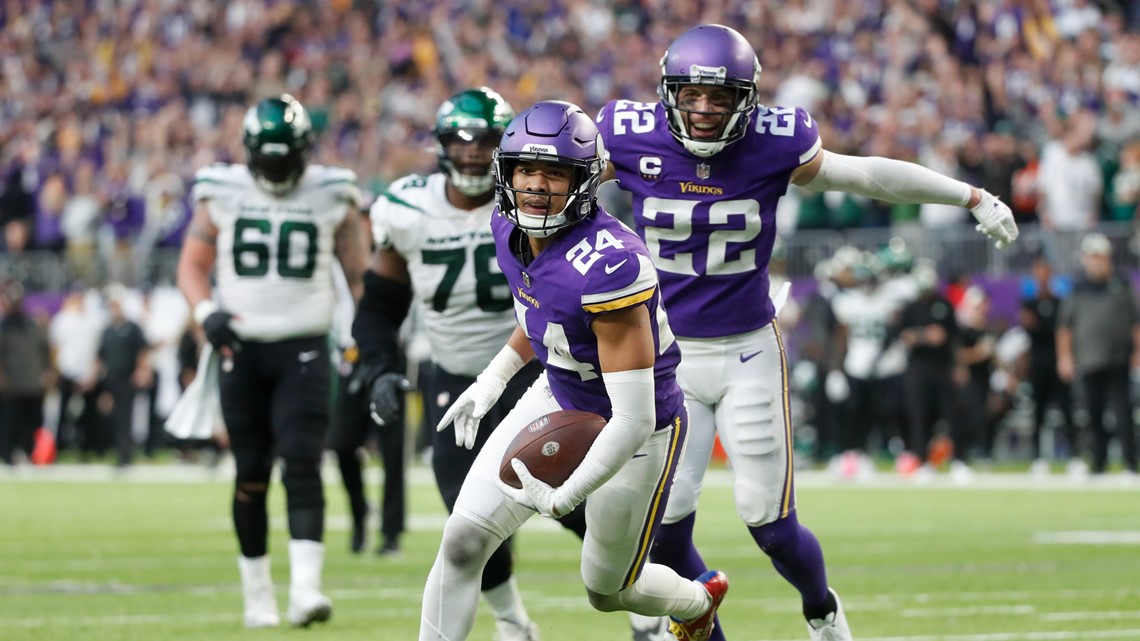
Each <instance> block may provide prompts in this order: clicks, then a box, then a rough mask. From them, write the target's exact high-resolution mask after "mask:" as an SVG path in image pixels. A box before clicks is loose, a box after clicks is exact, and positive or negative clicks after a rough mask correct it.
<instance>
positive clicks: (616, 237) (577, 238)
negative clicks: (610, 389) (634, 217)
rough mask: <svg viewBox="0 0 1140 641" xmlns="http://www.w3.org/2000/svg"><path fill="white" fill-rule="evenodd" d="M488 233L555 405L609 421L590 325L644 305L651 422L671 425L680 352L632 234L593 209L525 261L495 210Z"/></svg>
mask: <svg viewBox="0 0 1140 641" xmlns="http://www.w3.org/2000/svg"><path fill="white" fill-rule="evenodd" d="M491 231H492V233H494V235H495V250H496V255H497V257H498V260H499V268H500V269H502V270H503V274H504V275H505V276H506V277H507V283H508V284H509V285H510V287H511V295H512V296H513V297H514V299H515V318H516V319H517V320H518V323H519V326H520V327H522V329H523V331H524V332H526V335H527V338H528V339H530V344H531V347H533V348H534V352H535V355H536V356H537V357H538V360H539V361H541V362H542V365H543V366H544V367H545V368H546V376H547V380H548V381H549V382H550V390H551V392H553V393H554V398H555V399H556V400H557V401H558V404H559V405H561V406H562V407H564V408H567V409H577V410H584V411H587V412H594V413H595V414H600V415H601V416H603V417H605V418H606V419H607V420H608V419H609V418H610V416H611V415H612V414H613V411H612V409H611V407H610V397H609V394H608V393H607V392H606V386H605V383H604V382H603V381H602V378H601V373H602V368H601V363H600V361H599V359H598V339H597V336H596V335H595V334H594V331H593V329H591V325H592V323H593V322H594V319H596V318H597V317H598V316H599V315H602V314H606V313H609V312H613V311H617V310H620V309H627V308H630V307H634V306H636V305H645V306H646V307H647V308H648V309H649V318H650V327H651V329H652V332H653V344H654V347H655V348H656V350H657V358H656V361H655V362H654V365H653V379H654V383H655V394H654V396H655V399H656V400H655V404H656V413H657V427H658V429H660V428H664V427H667V426H669V425H671V424H672V422H673V420H674V419H675V418H676V417H677V416H680V415H681V412H682V407H683V406H684V403H685V397H684V394H682V393H681V388H680V387H678V385H677V378H676V375H675V372H676V370H677V364H678V363H679V362H680V361H681V351H680V349H679V348H678V347H677V341H676V340H675V339H674V338H673V332H672V331H670V329H669V321H668V320H667V319H666V318H665V312H664V310H662V309H661V306H660V301H661V292H660V291H658V287H657V271H656V270H655V269H654V268H653V263H652V262H651V261H650V259H649V255H648V253H647V252H646V251H645V245H644V244H643V243H642V242H641V239H640V238H638V237H637V234H635V233H633V230H632V229H630V228H629V227H626V226H625V225H623V224H622V223H621V222H620V221H618V220H617V219H616V218H614V217H613V216H610V215H609V214H607V213H606V212H605V211H604V210H602V209H601V208H599V209H598V211H597V212H596V213H595V214H594V215H593V216H590V217H589V218H587V219H585V220H583V221H582V222H580V223H578V224H577V225H574V226H571V227H568V228H566V230H564V231H562V232H559V233H558V235H556V236H553V237H552V239H553V242H551V244H550V246H549V247H547V248H546V250H544V251H543V252H542V253H541V254H539V255H538V256H537V257H536V258H535V259H534V260H533V261H532V262H531V263H530V264H529V265H525V266H524V265H523V264H522V262H521V261H520V260H519V259H518V257H516V256H515V255H514V254H513V253H512V252H511V247H512V245H513V243H512V236H513V235H517V234H519V233H520V232H518V230H517V229H516V228H515V227H514V226H513V225H511V223H510V222H508V221H507V219H506V218H505V217H504V216H503V215H502V214H500V213H499V210H498V209H496V210H495V213H494V214H493V215H492V216H491Z"/></svg>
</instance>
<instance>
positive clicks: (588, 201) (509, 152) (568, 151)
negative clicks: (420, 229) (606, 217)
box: [494, 100, 606, 238]
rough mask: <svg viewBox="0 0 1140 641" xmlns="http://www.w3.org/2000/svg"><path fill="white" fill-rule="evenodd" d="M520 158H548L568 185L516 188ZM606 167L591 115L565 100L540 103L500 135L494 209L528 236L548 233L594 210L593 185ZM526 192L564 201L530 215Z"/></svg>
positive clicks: (540, 160)
mask: <svg viewBox="0 0 1140 641" xmlns="http://www.w3.org/2000/svg"><path fill="white" fill-rule="evenodd" d="M523 163H551V164H552V165H556V166H557V167H558V168H560V169H564V170H565V171H566V174H567V175H568V178H569V186H568V188H567V189H566V191H564V192H552V191H533V190H528V189H525V188H518V187H516V185H515V177H516V170H517V169H518V168H519V166H520V165H521V164H523ZM526 166H527V167H532V168H533V167H537V168H539V169H541V168H542V167H544V166H545V167H550V165H533V164H528V165H526ZM605 167H606V161H605V150H604V148H603V146H602V138H601V134H599V133H598V127H597V125H595V124H594V121H593V119H592V118H590V117H589V116H587V115H586V114H585V113H583V112H582V110H581V109H579V108H578V107H577V106H575V105H573V104H571V103H568V102H563V101H560V100H547V101H543V102H539V103H537V104H535V105H534V106H533V107H531V108H529V109H527V110H526V111H524V112H522V113H521V114H519V115H518V117H517V118H516V119H515V120H514V122H512V123H511V126H510V127H508V128H507V131H506V132H505V133H504V134H503V139H502V142H501V143H500V144H499V149H498V150H497V151H496V152H495V163H494V168H495V187H496V195H497V197H498V204H499V211H500V212H501V213H502V214H503V216H504V217H506V219H507V220H509V221H510V222H511V224H513V225H514V226H516V227H518V228H519V229H520V230H522V232H523V233H525V234H527V235H528V236H532V237H535V238H545V237H548V236H551V235H553V234H554V233H556V232H558V231H559V230H561V229H565V228H566V227H569V226H571V225H575V224H577V223H579V222H581V221H583V220H585V219H586V218H588V217H589V216H590V215H591V214H593V213H594V211H595V209H596V208H597V201H596V200H595V198H596V195H597V191H598V185H599V184H600V183H601V177H602V173H603V172H604V171H605ZM529 196H538V197H540V198H544V199H549V201H562V200H563V199H565V204H564V206H563V207H561V208H560V209H559V210H558V211H553V210H551V211H548V212H547V213H546V214H545V215H538V214H530V213H527V212H524V211H522V209H521V207H522V206H523V203H524V202H525V201H526V200H527V198H528V197H529Z"/></svg>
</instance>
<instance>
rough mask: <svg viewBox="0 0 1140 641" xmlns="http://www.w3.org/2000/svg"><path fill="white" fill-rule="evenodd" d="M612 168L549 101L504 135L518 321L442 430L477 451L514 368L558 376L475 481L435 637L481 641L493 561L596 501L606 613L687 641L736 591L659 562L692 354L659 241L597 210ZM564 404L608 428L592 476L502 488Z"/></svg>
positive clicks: (425, 626)
mask: <svg viewBox="0 0 1140 641" xmlns="http://www.w3.org/2000/svg"><path fill="white" fill-rule="evenodd" d="M604 169H605V159H604V151H603V147H602V144H601V138H600V136H599V134H598V129H597V127H596V126H595V125H594V122H593V121H592V120H591V119H590V118H589V116H587V115H586V114H584V113H583V112H582V110H581V109H579V108H578V107H576V106H574V105H572V104H570V103H567V102H558V101H548V102H540V103H538V104H536V105H534V106H533V107H531V108H530V109H527V110H526V111H524V112H522V113H520V114H519V115H518V117H516V118H515V119H514V121H512V122H511V124H510V126H509V127H508V128H507V130H506V132H505V133H504V134H503V139H502V142H501V144H500V148H499V150H498V152H497V153H496V158H495V176H496V179H495V180H496V192H497V197H498V203H499V207H498V211H497V212H496V213H495V214H494V215H493V216H492V218H491V230H492V232H493V235H494V240H495V249H496V257H497V259H498V265H499V268H500V269H501V270H502V272H503V274H504V275H505V276H506V279H507V283H508V285H509V288H510V292H511V295H512V297H513V298H514V308H515V316H516V318H517V320H518V325H519V326H518V328H517V329H516V330H515V332H514V334H513V335H512V336H511V337H510V338H509V339H508V340H507V344H506V346H504V347H503V349H502V351H501V352H499V354H498V355H497V356H496V357H495V358H494V359H493V360H492V361H491V363H490V364H489V365H488V366H487V368H486V369H485V370H484V371H483V373H482V374H480V375H479V376H478V378H477V379H476V382H475V383H474V384H473V385H472V386H471V387H469V388H468V389H467V390H466V391H465V392H464V393H463V394H461V395H460V397H459V398H458V399H456V401H455V403H454V404H453V405H452V406H451V409H449V410H448V412H447V414H445V415H444V417H443V420H442V421H441V422H440V424H439V429H441V430H442V429H445V428H446V427H448V426H449V425H451V424H454V426H455V437H456V440H457V442H470V441H471V440H472V439H471V434H472V433H473V432H472V431H473V430H475V429H477V426H478V424H479V420H480V418H481V417H482V416H483V414H484V413H486V411H487V408H489V407H490V406H491V405H492V404H493V403H494V402H495V400H496V399H497V398H498V397H499V395H500V394H501V393H502V391H503V388H504V386H505V384H506V381H507V380H509V379H510V378H511V376H512V375H513V374H514V373H515V372H517V371H518V370H519V369H520V368H522V367H523V365H524V364H525V363H526V362H527V361H529V360H531V359H532V358H536V357H537V358H538V360H539V362H541V363H542V365H543V366H544V367H545V369H546V371H545V372H544V373H543V374H542V375H541V376H540V377H539V379H538V381H537V382H536V383H535V384H534V385H533V386H532V387H531V388H530V389H529V390H527V392H526V393H525V394H524V395H523V397H522V398H521V399H520V400H519V402H518V403H517V404H516V405H515V407H514V409H513V410H512V411H511V412H510V413H509V414H508V415H507V417H506V418H505V419H504V420H503V421H502V422H501V423H499V425H498V427H496V428H495V430H494V432H492V434H491V437H490V438H489V439H488V440H487V442H486V444H484V446H483V449H482V450H481V451H480V452H479V455H478V456H477V457H476V459H475V463H474V465H473V466H472V467H471V471H470V472H469V473H468V475H467V478H466V479H465V480H464V482H463V487H462V489H461V490H460V492H459V497H458V499H457V500H456V502H455V507H454V510H453V511H452V514H451V516H450V517H449V518H448V520H447V525H446V526H445V527H444V531H443V540H442V542H441V543H440V549H439V554H438V556H437V557H436V561H435V565H434V566H433V567H432V570H431V574H430V575H429V576H428V581H427V585H426V587H425V589H424V602H423V615H422V619H421V623H420V637H419V638H420V641H428V640H432V641H463V640H464V639H466V638H467V637H468V635H469V634H470V633H471V628H472V626H473V624H474V621H475V608H476V604H477V601H478V597H479V577H480V575H481V574H482V571H483V565H484V564H485V563H486V561H487V558H488V557H489V556H490V554H491V552H492V551H494V550H495V549H496V548H497V547H498V546H499V544H500V543H501V542H502V541H503V540H504V539H506V538H507V537H508V536H510V535H511V534H513V533H514V532H515V531H516V530H518V528H519V527H520V526H521V525H522V524H523V523H524V522H525V521H526V520H527V519H529V518H530V517H531V516H533V515H534V514H535V513H540V514H544V515H546V516H554V517H557V516H559V515H562V514H566V513H568V512H569V511H570V510H572V509H574V507H575V506H577V505H578V504H580V503H582V502H583V501H585V500H586V497H587V496H589V497H590V500H589V501H587V502H586V524H587V529H586V536H585V538H584V540H583V543H582V562H581V573H582V580H583V583H584V584H585V587H586V593H587V595H588V597H589V601H590V604H591V605H592V606H593V607H595V608H597V609H598V610H601V611H606V612H610V611H616V610H626V611H630V612H635V613H637V614H641V615H645V616H662V615H669V616H671V617H673V632H674V634H676V635H677V636H678V637H679V638H681V639H683V640H685V641H706V640H707V639H708V638H709V635H710V633H711V630H712V628H713V625H714V617H715V615H716V609H717V607H718V606H719V605H720V602H721V600H722V599H723V598H724V595H725V593H726V592H727V591H728V580H727V578H726V577H725V576H724V574H722V573H720V572H706V573H704V574H703V575H702V576H699V577H696V578H695V580H689V579H686V578H682V577H681V576H679V575H678V574H677V573H676V572H674V571H673V570H672V569H670V568H668V567H665V566H663V565H657V564H653V563H649V562H647V557H648V553H649V546H650V545H651V544H652V542H653V536H654V532H655V531H656V529H657V527H658V525H659V524H660V521H661V517H662V514H663V512H664V506H665V502H666V501H667V499H668V494H669V488H670V486H671V485H672V482H673V475H674V470H675V469H676V466H677V464H678V462H679V461H680V459H681V453H682V451H683V450H684V444H685V436H686V414H685V400H684V395H683V393H682V392H681V389H680V387H679V386H678V385H677V380H676V378H675V376H674V371H675V369H676V367H677V363H678V362H679V361H680V352H679V351H678V350H677V346H676V341H675V340H674V338H673V334H672V332H671V331H670V329H669V323H668V320H667V319H666V317H665V313H664V311H663V310H662V309H661V306H660V297H661V295H660V292H659V291H658V287H657V271H656V269H654V267H653V263H652V262H651V260H650V256H649V252H648V251H647V250H646V248H645V244H644V243H643V242H642V241H641V239H640V238H638V237H637V235H636V234H635V233H634V232H633V231H632V230H630V229H629V228H628V227H626V226H625V225H623V224H621V223H620V222H618V221H617V219H615V218H613V217H612V216H610V215H609V214H608V213H606V212H605V211H604V210H602V209H601V208H600V207H599V206H598V205H597V203H596V200H595V193H596V190H597V187H598V184H599V182H600V178H601V176H602V173H603V171H604ZM560 409H577V410H584V411H588V412H594V413H596V414H600V415H601V416H603V417H605V418H606V419H607V421H608V423H607V424H606V426H605V428H604V429H603V430H602V432H601V434H600V435H599V436H598V438H597V440H596V441H595V442H594V445H593V446H592V447H591V448H590V450H589V452H588V453H587V455H586V457H585V459H584V460H583V461H582V463H581V465H580V466H579V467H578V468H577V469H576V470H575V471H574V473H573V474H572V475H571V476H570V478H569V479H567V480H566V482H565V483H564V484H562V485H561V486H560V487H557V488H555V487H551V486H550V485H547V484H546V483H544V482H542V481H541V480H539V479H537V478H535V477H534V476H532V475H531V474H530V472H529V471H528V470H527V468H526V466H525V465H523V464H522V463H521V462H520V461H518V460H517V459H515V460H514V461H513V463H512V465H513V466H514V468H515V471H516V472H517V473H518V475H519V478H520V480H521V481H522V485H523V488H522V489H514V488H511V487H509V486H507V485H505V484H503V483H502V482H501V481H500V480H499V464H500V462H501V460H502V458H503V455H504V454H505V452H506V450H507V447H508V445H510V443H511V441H512V440H513V439H514V437H515V436H516V435H517V434H518V433H519V431H520V430H522V429H524V428H525V427H526V426H527V425H528V424H530V423H531V422H533V421H534V420H536V419H538V418H540V417H542V416H544V415H546V414H548V413H550V412H553V411H556V410H560Z"/></svg>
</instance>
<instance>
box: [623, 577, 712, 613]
mask: <svg viewBox="0 0 1140 641" xmlns="http://www.w3.org/2000/svg"><path fill="white" fill-rule="evenodd" d="M617 597H618V600H619V602H620V603H621V606H622V609H624V610H629V611H630V612H636V613H637V614H644V615H646V616H661V615H664V614H668V615H670V616H673V617H676V618H678V619H680V620H682V621H688V620H689V619H695V618H697V617H699V616H701V615H702V614H704V613H705V612H707V611H708V609H709V606H711V605H712V597H710V596H709V592H708V590H706V589H705V586H703V585H701V584H700V583H697V582H696V581H690V580H689V579H686V578H682V577H681V575H679V574H677V573H676V572H674V571H673V570H672V569H671V568H668V567H666V566H664V565H657V564H654V563H646V564H645V568H644V569H642V570H641V576H640V577H639V578H638V579H637V581H636V582H634V584H633V585H631V586H630V587H628V588H626V589H625V590H622V591H621V592H619V593H618V594H617Z"/></svg>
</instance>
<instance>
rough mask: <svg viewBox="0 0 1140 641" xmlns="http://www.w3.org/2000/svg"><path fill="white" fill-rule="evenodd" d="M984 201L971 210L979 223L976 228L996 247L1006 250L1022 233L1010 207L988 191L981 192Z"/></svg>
mask: <svg viewBox="0 0 1140 641" xmlns="http://www.w3.org/2000/svg"><path fill="white" fill-rule="evenodd" d="M981 192H982V200H981V201H979V202H978V204H977V205H974V206H973V207H972V208H971V209H970V213H971V214H973V215H974V218H975V219H977V221H978V226H977V227H975V229H977V230H978V231H980V232H982V233H983V234H985V235H986V236H987V237H989V238H991V239H993V240H994V241H996V242H994V247H997V248H998V249H1005V248H1006V247H1008V246H1009V244H1010V243H1012V242H1013V241H1015V240H1017V236H1018V234H1019V233H1020V232H1019V231H1018V230H1017V223H1016V222H1014V220H1013V212H1011V211H1010V210H1009V206H1008V205H1006V204H1005V203H1003V202H1002V201H1000V200H998V198H997V196H994V195H993V194H991V193H990V192H988V191H986V190H984V189H983V190H981Z"/></svg>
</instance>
